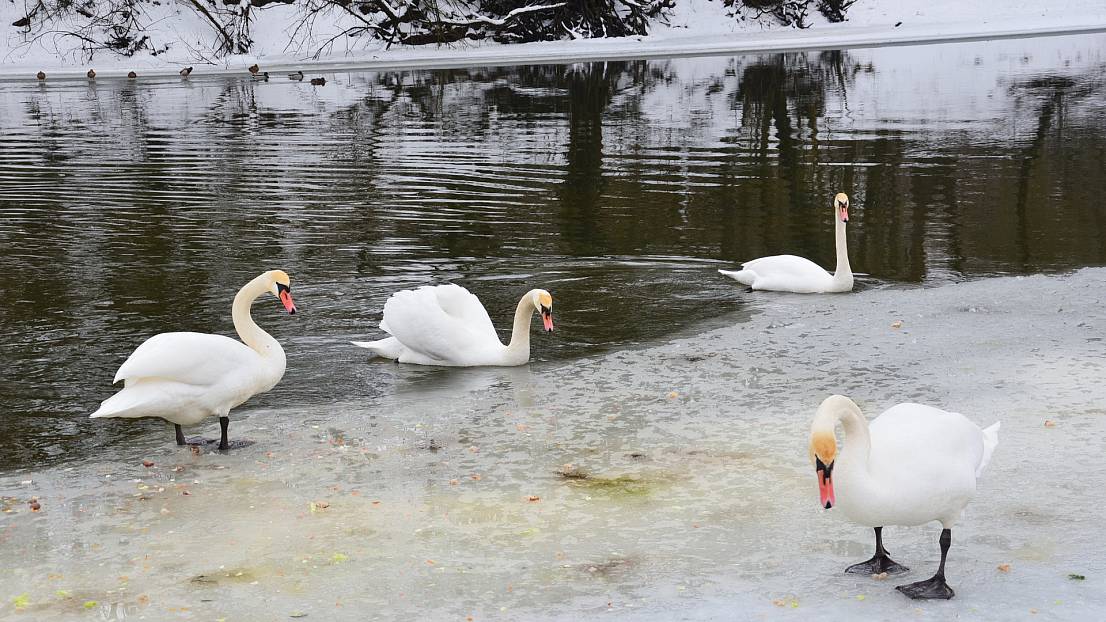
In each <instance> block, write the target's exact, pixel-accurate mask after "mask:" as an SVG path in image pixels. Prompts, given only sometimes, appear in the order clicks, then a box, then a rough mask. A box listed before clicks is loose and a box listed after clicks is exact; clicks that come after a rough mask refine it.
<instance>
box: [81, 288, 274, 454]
mask: <svg viewBox="0 0 1106 622" xmlns="http://www.w3.org/2000/svg"><path fill="white" fill-rule="evenodd" d="M266 292H269V293H271V294H273V295H274V296H276V297H277V298H279V299H280V301H281V302H282V303H284V308H285V309H287V310H288V313H295V312H296V305H295V303H293V302H292V290H291V283H290V281H289V280H288V275H287V274H285V273H284V272H283V271H281V270H270V271H269V272H266V273H264V274H262V275H260V276H258V277H257V278H255V279H254V280H252V281H250V282H249V283H246V285H245V286H244V287H242V289H241V290H239V292H238V295H236V296H235V297H234V306H233V307H232V311H231V314H232V317H233V318H234V328H235V330H236V331H238V336H239V337H241V338H242V341H241V342H239V341H235V340H234V339H231V338H230V337H224V336H222V335H209V334H206V333H161V334H160V335H154V336H153V337H150V338H149V339H147V340H146V341H145V342H143V343H142V345H140V346H138V349H137V350H135V351H134V353H132V354H131V356H130V358H128V359H127V360H126V361H125V362H124V363H123V366H122V367H120V368H119V371H118V372H116V374H115V380H113V381H112V384H115V383H116V382H119V381H120V380H122V381H124V385H123V390H122V391H119V392H118V393H116V394H115V395H113V396H111V397H109V398H108V399H106V400H104V402H103V403H102V404H100V408H99V410H97V411H96V412H94V413H92V415H91V416H92V417H93V418H97V417H125V418H137V417H161V418H162V419H166V420H168V421H170V422H172V423H173V424H175V426H176V432H177V444H178V445H184V444H185V442H186V441H185V438H184V434H183V432H182V431H181V426H182V425H192V424H195V423H199V422H200V421H202V420H203V419H204V418H206V417H210V416H217V417H219V424H220V427H221V428H222V437H221V438H220V440H219V449H223V450H225V449H227V448H228V447H229V445H228V443H227V426H228V424H229V423H230V418H229V416H228V414H229V412H230V409H232V408H234V407H235V406H238V405H239V404H241V403H242V402H245V401H246V400H247V399H249V398H250V396H252V395H255V394H257V393H264V392H265V391H268V390H269V389H271V388H273V387H274V386H276V383H277V382H279V381H280V379H281V377H282V376H284V366H285V359H284V350H283V349H282V348H281V347H280V344H279V343H277V340H276V339H273V338H272V336H270V335H269V333H266V332H265V331H263V330H261V328H259V327H258V326H257V324H255V323H254V321H253V318H252V317H250V305H252V304H253V301H254V300H255V299H256V298H257V297H259V296H261V295H262V294H264V293H266ZM243 342H244V343H243ZM200 442H203V441H200Z"/></svg>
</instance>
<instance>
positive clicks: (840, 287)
mask: <svg viewBox="0 0 1106 622" xmlns="http://www.w3.org/2000/svg"><path fill="white" fill-rule="evenodd" d="M833 220H834V223H835V238H836V242H837V243H836V246H837V270H835V271H834V273H833V274H830V273H828V272H826V271H825V270H823V269H822V268H821V267H820V266H819V265H818V264H816V263H814V262H813V261H811V260H809V259H804V258H802V257H796V256H795V255H773V256H772V257H761V258H760V259H754V260H752V261H746V262H745V263H743V264H741V269H740V270H736V271H735V270H719V271H718V272H720V273H721V274H724V275H726V276H728V277H730V278H731V279H734V280H736V281H738V282H740V283H744V284H745V285H748V286H749V289H750V291H751V290H768V291H774V292H794V293H796V294H821V293H835V292H847V291H851V290H852V288H853V271H852V269H851V268H849V250H848V248H846V243H845V225H846V224H848V222H849V197H848V195H846V194H845V193H844V192H838V193H837V196H835V197H833Z"/></svg>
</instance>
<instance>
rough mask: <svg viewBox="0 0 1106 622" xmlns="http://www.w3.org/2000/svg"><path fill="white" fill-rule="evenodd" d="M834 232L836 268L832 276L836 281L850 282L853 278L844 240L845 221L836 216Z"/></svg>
mask: <svg viewBox="0 0 1106 622" xmlns="http://www.w3.org/2000/svg"><path fill="white" fill-rule="evenodd" d="M834 221H835V222H836V227H835V228H836V232H835V233H834V237H835V242H836V244H835V245H836V247H837V269H836V270H834V272H833V278H834V280H837V281H847V282H849V283H850V284H851V283H852V280H853V270H852V268H851V267H850V266H849V248H848V245H847V243H846V241H845V223H843V222H841V219H840V218H838V217H836V214H835V218H834Z"/></svg>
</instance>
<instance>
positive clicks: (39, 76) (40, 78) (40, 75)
mask: <svg viewBox="0 0 1106 622" xmlns="http://www.w3.org/2000/svg"><path fill="white" fill-rule="evenodd" d="M35 77H36V78H38V79H39V80H45V79H46V73H45V72H42V71H40V72H38V73H37V74H35Z"/></svg>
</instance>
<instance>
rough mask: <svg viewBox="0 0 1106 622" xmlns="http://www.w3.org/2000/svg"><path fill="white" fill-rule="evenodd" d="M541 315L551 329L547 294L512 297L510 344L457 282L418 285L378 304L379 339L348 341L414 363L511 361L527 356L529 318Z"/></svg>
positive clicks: (472, 364)
mask: <svg viewBox="0 0 1106 622" xmlns="http://www.w3.org/2000/svg"><path fill="white" fill-rule="evenodd" d="M535 312H537V313H539V314H541V319H542V322H543V323H544V325H545V330H546V331H548V332H553V297H552V296H550V295H549V292H547V291H545V290H544V289H532V290H530V291H528V292H526V294H525V295H524V296H523V297H522V299H521V300H519V301H518V307H517V308H516V309H515V323H514V328H513V329H512V330H511V343H509V344H508V345H503V344H502V343H501V342H500V341H499V336H498V335H497V334H496V332H495V327H494V326H492V320H491V318H490V317H488V312H487V310H486V309H484V305H482V304H480V299H479V298H477V297H476V296H474V295H472V294H471V293H469V291H468V290H467V289H465V288H463V287H461V286H460V285H453V284H450V285H438V286H436V287H432V286H424V287H420V288H418V289H407V290H403V291H400V292H396V293H394V294H392V296H391V297H390V298H388V302H386V303H384V319H383V320H381V322H380V328H381V329H382V330H383V331H384V332H386V333H388V334H389V335H391V337H388V338H387V339H381V340H379V341H353V342H351V343H352V344H353V345H355V346H360V347H362V348H368V349H369V350H372V351H373V353H374V354H376V355H377V356H380V357H383V358H388V359H395V360H396V361H398V362H400V363H414V364H416V365H443V366H448V367H476V366H480V365H496V366H514V365H523V364H525V363H526V362H527V361H529V360H530V318H531V316H533V314H534V313H535Z"/></svg>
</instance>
